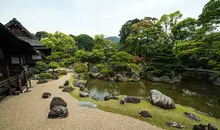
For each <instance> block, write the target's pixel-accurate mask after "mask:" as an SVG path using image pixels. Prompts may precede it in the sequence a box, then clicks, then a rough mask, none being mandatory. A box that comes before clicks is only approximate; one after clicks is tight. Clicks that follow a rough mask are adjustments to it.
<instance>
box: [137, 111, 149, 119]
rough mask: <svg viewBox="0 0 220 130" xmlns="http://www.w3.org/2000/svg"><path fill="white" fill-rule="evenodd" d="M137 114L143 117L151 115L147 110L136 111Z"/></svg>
mask: <svg viewBox="0 0 220 130" xmlns="http://www.w3.org/2000/svg"><path fill="white" fill-rule="evenodd" d="M138 114H139V115H140V116H142V117H144V118H148V117H150V118H151V117H152V115H151V114H150V113H149V112H148V111H145V110H144V111H140V112H138Z"/></svg>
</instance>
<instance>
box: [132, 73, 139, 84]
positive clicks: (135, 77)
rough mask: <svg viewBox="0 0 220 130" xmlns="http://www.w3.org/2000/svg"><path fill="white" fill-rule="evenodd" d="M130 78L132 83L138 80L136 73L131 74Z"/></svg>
mask: <svg viewBox="0 0 220 130" xmlns="http://www.w3.org/2000/svg"><path fill="white" fill-rule="evenodd" d="M131 78H132V81H134V82H137V81H139V80H140V77H139V75H138V74H136V73H132V75H131Z"/></svg>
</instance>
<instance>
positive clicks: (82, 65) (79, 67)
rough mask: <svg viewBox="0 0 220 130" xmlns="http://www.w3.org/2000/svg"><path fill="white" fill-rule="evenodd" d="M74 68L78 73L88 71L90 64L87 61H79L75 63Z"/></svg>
mask: <svg viewBox="0 0 220 130" xmlns="http://www.w3.org/2000/svg"><path fill="white" fill-rule="evenodd" d="M74 69H75V71H76V72H77V73H84V72H88V69H89V68H88V65H87V64H86V63H81V62H77V63H75V65H74Z"/></svg>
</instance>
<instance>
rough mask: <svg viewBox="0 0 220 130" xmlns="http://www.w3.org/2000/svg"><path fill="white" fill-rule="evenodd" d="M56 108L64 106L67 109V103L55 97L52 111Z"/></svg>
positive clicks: (51, 104)
mask: <svg viewBox="0 0 220 130" xmlns="http://www.w3.org/2000/svg"><path fill="white" fill-rule="evenodd" d="M55 106H64V107H67V103H66V102H65V101H64V100H63V99H62V98H60V97H54V98H53V99H52V101H51V102H50V109H52V108H53V107H55Z"/></svg>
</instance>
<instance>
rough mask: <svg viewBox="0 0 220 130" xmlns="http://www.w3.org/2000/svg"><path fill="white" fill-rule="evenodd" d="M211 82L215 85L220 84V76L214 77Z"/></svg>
mask: <svg viewBox="0 0 220 130" xmlns="http://www.w3.org/2000/svg"><path fill="white" fill-rule="evenodd" d="M213 84H214V85H216V86H220V78H219V77H218V78H216V79H215V80H214V82H213Z"/></svg>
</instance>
